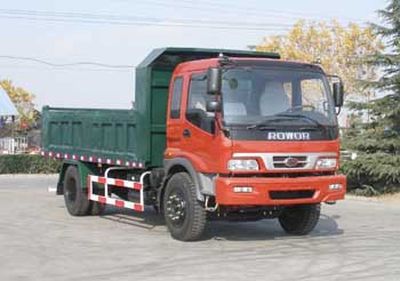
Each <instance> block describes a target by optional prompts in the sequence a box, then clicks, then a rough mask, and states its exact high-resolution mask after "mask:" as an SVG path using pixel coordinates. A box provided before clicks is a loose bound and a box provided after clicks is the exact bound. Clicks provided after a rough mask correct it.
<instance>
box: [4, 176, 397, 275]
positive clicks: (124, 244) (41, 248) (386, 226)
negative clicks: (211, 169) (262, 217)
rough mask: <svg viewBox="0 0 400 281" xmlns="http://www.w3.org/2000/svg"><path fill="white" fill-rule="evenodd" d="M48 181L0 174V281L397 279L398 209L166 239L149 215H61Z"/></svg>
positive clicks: (341, 210) (354, 210)
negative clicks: (309, 224) (294, 228)
mask: <svg viewBox="0 0 400 281" xmlns="http://www.w3.org/2000/svg"><path fill="white" fill-rule="evenodd" d="M55 181H56V178H55V177H54V176H51V177H48V176H16V177H11V176H0V222H1V226H0V280H4V281H8V280H41V281H42V280H51V281H58V280H141V281H142V280H232V281H235V280H285V281H286V280H307V281H308V280H311V281H312V280H374V281H375V280H385V281H388V280H400V206H398V205H396V204H384V203H379V202H367V201H358V200H346V201H344V202H340V203H338V204H337V205H334V206H328V205H324V206H323V211H322V212H323V215H322V218H321V220H320V222H319V224H318V226H317V228H316V229H315V231H314V232H313V233H312V234H311V235H309V236H307V237H290V236H288V235H286V234H284V233H283V231H282V230H281V229H280V227H279V225H278V224H277V222H276V221H274V220H266V221H259V222H253V223H227V222H218V223H216V222H215V223H212V224H211V225H210V226H209V229H208V230H207V235H206V237H207V238H206V239H205V240H204V241H200V242H194V243H182V242H178V241H175V240H172V239H171V238H170V236H169V235H168V232H167V231H166V228H165V226H164V225H163V224H162V220H161V219H160V218H159V217H158V216H156V215H155V214H154V213H151V212H150V214H149V215H148V216H146V217H142V216H140V215H137V214H135V213H133V212H131V211H124V210H123V211H120V210H116V209H109V210H108V211H107V212H106V215H104V216H102V217H80V218H76V217H71V216H69V215H68V214H67V212H66V209H65V207H64V202H63V198H62V197H61V196H55V194H54V193H51V192H48V187H54V186H55Z"/></svg>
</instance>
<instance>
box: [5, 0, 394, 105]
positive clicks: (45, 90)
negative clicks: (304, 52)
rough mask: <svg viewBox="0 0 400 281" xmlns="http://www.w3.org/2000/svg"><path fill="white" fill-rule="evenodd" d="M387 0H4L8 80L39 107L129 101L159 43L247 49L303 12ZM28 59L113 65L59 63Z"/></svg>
mask: <svg viewBox="0 0 400 281" xmlns="http://www.w3.org/2000/svg"><path fill="white" fill-rule="evenodd" d="M386 5H387V2H386V1H384V0H351V1H349V0H336V1H326V0H301V1H296V0H280V1H267V0H246V1H228V0H220V1H217V0H215V1H213V0H198V1H196V0H179V1H175V0H147V1H145V0H141V1H139V0H85V1H82V0H80V1H78V0H69V1H65V0H62V1H50V0H42V1H40V0H36V1H31V0H13V1H6V0H0V27H1V28H0V79H10V80H12V81H13V82H14V84H15V85H17V86H21V87H23V88H25V89H26V90H28V91H30V92H32V93H33V94H34V95H35V96H36V98H35V103H36V106H37V108H41V107H42V106H43V105H50V106H56V107H95V108H129V107H130V106H131V103H132V101H133V100H134V85H135V75H134V73H135V72H134V66H135V65H138V64H139V63H140V62H141V61H142V60H143V59H144V58H145V57H146V55H148V54H149V53H150V52H151V50H152V49H154V48H160V47H204V48H229V49H241V50H246V49H248V48H249V46H254V45H256V44H259V43H261V42H262V40H263V38H264V37H265V36H270V35H278V34H285V32H286V31H287V30H288V29H289V28H290V26H291V25H292V24H293V23H294V22H296V21H297V20H299V19H306V20H316V21H318V20H327V21H329V20H332V19H336V20H338V21H340V22H341V23H342V24H348V23H349V22H356V23H359V24H365V23H366V22H379V19H378V18H377V16H376V13H375V11H376V10H377V9H382V8H384V7H385V6H386ZM10 57H14V58H10ZM15 57H18V58H19V59H15ZM21 58H27V59H32V58H33V59H38V60H43V61H45V62H49V63H55V64H71V63H72V64H74V63H80V62H94V63H100V64H107V65H109V66H112V67H100V66H99V65H72V66H63V67H54V66H50V65H46V64H42V63H38V62H34V61H31V60H23V59H21Z"/></svg>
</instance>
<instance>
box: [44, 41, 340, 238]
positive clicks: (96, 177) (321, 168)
mask: <svg viewBox="0 0 400 281" xmlns="http://www.w3.org/2000/svg"><path fill="white" fill-rule="evenodd" d="M342 105H343V84H342V82H341V80H340V78H338V77H336V79H333V78H332V79H331V78H330V77H329V76H328V75H327V74H325V73H324V71H323V69H322V68H321V67H320V66H319V65H314V64H308V63H300V62H293V61H285V60H282V59H281V58H280V56H279V54H277V53H269V52H255V51H235V50H218V49H200V48H163V49H156V50H154V51H152V52H151V53H150V54H149V55H148V56H147V57H146V58H145V59H144V61H143V62H142V63H141V64H140V65H138V67H137V68H136V91H135V103H134V107H133V108H131V109H127V110H114V109H86V108H54V107H49V106H45V107H44V108H43V113H42V123H43V124H42V151H41V153H42V155H43V156H45V157H50V158H56V159H60V160H61V161H62V167H61V171H60V174H59V179H58V184H57V194H60V195H62V194H63V195H64V200H65V205H66V209H67V210H68V212H69V213H70V214H71V215H72V216H85V215H99V214H101V213H102V212H103V210H104V208H105V206H106V205H113V206H116V207H121V208H129V209H132V210H134V211H137V212H154V209H155V210H156V211H157V212H159V213H160V215H162V216H163V217H164V218H165V223H166V226H167V228H168V230H169V232H170V234H171V236H172V237H173V238H175V239H177V240H181V241H192V240H198V239H201V237H202V234H203V232H204V229H205V226H206V224H207V223H208V222H209V221H212V220H218V219H219V220H230V221H251V220H261V219H267V218H269V219H274V218H275V219H278V220H279V223H280V225H281V226H282V228H283V229H284V231H286V232H287V233H288V234H291V235H305V234H308V233H309V232H310V231H312V230H313V229H314V227H315V226H316V224H317V222H318V220H319V216H320V209H321V203H322V202H326V203H332V204H333V203H335V202H336V201H337V200H341V199H344V195H345V192H346V178H345V176H343V175H340V174H339V173H338V166H339V153H340V143H339V129H338V123H337V117H336V115H337V113H338V112H339V110H340V108H341V106H342Z"/></svg>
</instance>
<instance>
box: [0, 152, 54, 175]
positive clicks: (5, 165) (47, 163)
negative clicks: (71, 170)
mask: <svg viewBox="0 0 400 281" xmlns="http://www.w3.org/2000/svg"><path fill="white" fill-rule="evenodd" d="M60 164H61V162H60V161H56V160H53V159H47V158H44V157H42V156H40V155H27V154H20V155H1V156H0V174H52V173H58V171H59V170H60Z"/></svg>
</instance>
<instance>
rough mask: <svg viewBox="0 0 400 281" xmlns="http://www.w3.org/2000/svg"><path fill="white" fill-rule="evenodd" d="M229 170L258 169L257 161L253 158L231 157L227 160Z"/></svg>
mask: <svg viewBox="0 0 400 281" xmlns="http://www.w3.org/2000/svg"><path fill="white" fill-rule="evenodd" d="M228 170H230V171H258V163H257V161H256V160H254V159H231V160H229V161H228Z"/></svg>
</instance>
